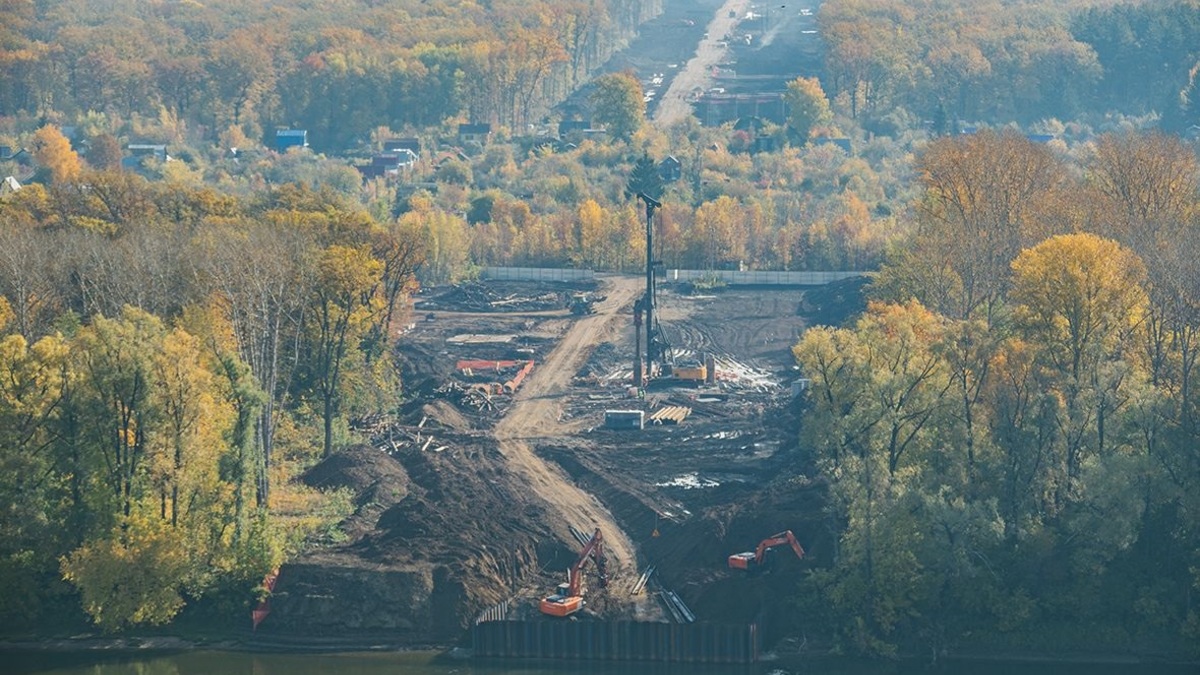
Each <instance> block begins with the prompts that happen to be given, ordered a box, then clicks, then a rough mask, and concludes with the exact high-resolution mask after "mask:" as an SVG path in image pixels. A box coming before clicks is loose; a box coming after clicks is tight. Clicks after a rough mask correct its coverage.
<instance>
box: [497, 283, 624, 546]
mask: <svg viewBox="0 0 1200 675" xmlns="http://www.w3.org/2000/svg"><path fill="white" fill-rule="evenodd" d="M605 284H606V286H607V288H606V290H605V292H606V293H607V295H608V298H607V299H606V300H605V301H604V302H602V303H600V304H598V305H597V306H596V313H595V314H593V315H590V316H587V317H584V318H582V319H580V320H578V321H576V322H575V324H574V325H573V326H572V327H571V329H570V330H569V331H567V334H566V335H565V336H564V337H563V340H562V342H560V343H559V345H558V346H557V347H555V349H554V351H552V352H551V353H550V355H549V356H548V357H547V358H546V360H545V362H544V363H541V364H539V365H538V367H537V368H535V369H534V371H533V374H532V375H531V376H530V378H529V379H528V380H526V383H525V385H524V386H523V387H522V388H521V390H520V391H519V392H518V393H517V395H516V397H515V402H514V404H513V406H512V407H511V408H510V409H509V411H508V414H507V415H505V416H504V419H502V420H501V421H500V422H499V423H498V424H497V425H496V428H495V436H496V440H497V441H498V442H499V444H500V452H501V453H502V454H503V455H504V457H505V459H506V460H507V462H508V464H509V468H510V469H511V470H512V471H513V472H514V473H516V474H518V475H519V476H521V477H522V478H523V479H524V481H525V483H526V485H528V489H529V491H530V493H531V494H534V495H537V496H538V497H540V498H542V499H544V500H545V501H546V502H547V503H548V504H549V506H550V508H551V510H552V511H555V512H557V513H558V514H559V516H561V517H560V518H559V521H560V522H555V523H553V524H552V527H553V529H554V532H555V533H556V534H557V535H558V536H559V538H560V539H562V540H563V541H564V542H566V543H567V544H568V546H570V548H572V549H574V548H577V547H578V543H577V542H576V541H575V540H574V539H573V538H572V537H571V536H570V533H569V531H568V529H567V527H568V525H573V526H575V527H579V528H591V527H599V528H600V530H601V532H603V533H604V540H605V543H606V544H607V548H608V551H609V554H610V557H613V558H615V563H616V565H617V567H618V568H625V569H631V568H633V567H635V566H636V564H637V557H636V552H635V549H634V546H633V543H632V542H631V541H630V539H629V537H628V535H626V534H625V532H624V531H622V530H621V528H620V526H618V525H617V522H616V520H615V519H614V518H613V516H612V514H611V513H609V511H608V509H606V508H605V507H604V505H603V504H601V503H600V502H599V500H597V499H596V498H595V497H594V496H593V495H591V494H589V493H587V492H584V491H583V490H581V489H580V488H579V487H578V486H576V485H575V484H574V482H572V481H571V478H570V477H569V476H567V475H566V473H564V472H563V471H562V470H561V469H560V468H559V467H557V466H555V465H553V464H549V463H547V462H545V461H544V460H542V459H541V458H540V457H538V456H537V454H536V453H535V452H534V450H533V446H532V444H531V441H533V440H534V439H537V438H543V437H550V436H559V435H563V434H565V433H567V432H568V429H567V428H566V425H563V424H562V423H561V422H560V421H559V416H560V412H561V409H562V397H563V395H564V394H565V393H566V391H567V388H568V387H569V386H570V384H571V378H572V377H573V376H574V374H575V373H576V372H577V371H578V370H579V369H580V367H582V366H583V364H584V362H585V361H586V360H587V358H588V356H589V355H590V354H591V352H592V350H593V349H595V347H596V345H598V344H600V343H601V342H604V341H606V340H608V339H611V338H612V337H613V336H614V335H615V334H616V333H617V332H618V331H620V330H622V329H625V328H629V326H630V325H631V320H630V319H631V317H630V316H629V315H628V314H627V313H626V312H625V311H624V310H626V309H627V308H628V307H629V306H630V304H631V303H632V302H633V300H634V298H635V297H636V296H637V295H638V293H639V291H641V290H642V284H641V281H640V280H639V279H637V278H613V279H608V280H606V282H605Z"/></svg>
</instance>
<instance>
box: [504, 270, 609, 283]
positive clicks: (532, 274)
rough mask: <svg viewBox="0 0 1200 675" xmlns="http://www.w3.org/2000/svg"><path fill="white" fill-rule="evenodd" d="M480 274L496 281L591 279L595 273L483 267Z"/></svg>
mask: <svg viewBox="0 0 1200 675" xmlns="http://www.w3.org/2000/svg"><path fill="white" fill-rule="evenodd" d="M482 276H483V278H484V279H495V280H497V281H591V280H593V279H595V278H596V273H595V272H594V271H592V270H588V269H573V268H559V267H485V268H483V275H482Z"/></svg>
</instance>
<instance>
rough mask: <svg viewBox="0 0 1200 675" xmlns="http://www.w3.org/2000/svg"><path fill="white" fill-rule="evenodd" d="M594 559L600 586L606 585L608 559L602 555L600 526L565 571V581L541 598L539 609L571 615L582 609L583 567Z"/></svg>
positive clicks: (560, 614) (602, 537)
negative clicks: (569, 567) (551, 592)
mask: <svg viewBox="0 0 1200 675" xmlns="http://www.w3.org/2000/svg"><path fill="white" fill-rule="evenodd" d="M589 560H595V561H596V574H597V576H598V577H599V585H600V588H605V587H607V586H608V560H607V559H606V558H605V557H604V536H603V535H601V534H600V528H596V531H595V532H594V533H593V534H592V538H591V539H589V540H588V542H587V544H586V545H584V547H583V551H581V552H580V553H579V558H578V559H577V560H576V561H575V564H574V565H571V569H570V570H568V572H567V583H565V584H559V585H558V589H557V591H556V592H555V593H554V594H553V595H548V596H546V597H545V598H542V602H541V604H540V605H539V609H541V610H542V613H543V614H548V615H550V616H571V615H572V614H574V613H575V612H578V611H579V610H580V609H583V604H584V603H583V568H584V566H586V565H587V561H589Z"/></svg>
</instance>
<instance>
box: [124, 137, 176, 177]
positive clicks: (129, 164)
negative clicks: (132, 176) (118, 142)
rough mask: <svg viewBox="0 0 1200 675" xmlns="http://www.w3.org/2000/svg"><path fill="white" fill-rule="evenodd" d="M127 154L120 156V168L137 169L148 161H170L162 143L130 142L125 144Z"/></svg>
mask: <svg viewBox="0 0 1200 675" xmlns="http://www.w3.org/2000/svg"><path fill="white" fill-rule="evenodd" d="M125 151H126V152H128V153H129V154H128V155H126V156H125V157H122V158H121V168H122V169H129V170H131V171H137V170H139V169H142V168H144V167H145V166H146V162H148V161H152V160H153V161H156V162H159V163H162V162H167V161H170V159H171V156H170V155H168V154H167V146H166V145H164V144H162V143H130V144H129V145H127V146H125Z"/></svg>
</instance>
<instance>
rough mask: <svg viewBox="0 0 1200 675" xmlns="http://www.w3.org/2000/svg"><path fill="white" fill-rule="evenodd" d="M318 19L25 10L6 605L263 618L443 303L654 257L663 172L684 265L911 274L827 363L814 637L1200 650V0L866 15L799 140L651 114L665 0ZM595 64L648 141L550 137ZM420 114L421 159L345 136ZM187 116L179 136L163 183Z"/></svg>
mask: <svg viewBox="0 0 1200 675" xmlns="http://www.w3.org/2000/svg"><path fill="white" fill-rule="evenodd" d="M312 4H313V3H307V4H306V3H295V2H272V3H245V2H242V3H232V2H228V1H226V0H217V1H216V2H207V3H203V4H201V3H188V2H183V3H145V2H134V1H132V0H117V1H115V2H106V3H96V2H88V1H86V0H58V1H52V2H38V3H35V2H33V1H32V0H0V17H2V18H0V145H4V146H7V147H9V148H10V149H14V150H19V149H20V148H27V149H28V150H29V151H30V153H29V154H30V155H31V159H30V160H29V163H25V162H26V159H25V158H18V159H11V160H9V159H0V168H3V169H4V170H5V171H6V172H7V171H8V170H9V169H12V170H14V171H15V170H18V169H24V168H29V171H28V174H29V180H25V181H23V182H25V183H27V185H26V186H25V187H24V189H22V190H20V191H19V192H15V193H13V194H6V195H4V196H3V197H0V375H2V377H0V506H2V507H3V515H2V516H0V534H3V535H4V536H3V537H0V624H2V625H5V626H17V627H24V626H27V625H34V622H36V621H38V620H42V619H46V618H47V617H48V616H49V617H53V616H55V615H57V614H58V613H59V612H60V610H61V609H62V608H63V607H71V606H81V607H82V608H83V610H84V611H85V612H87V613H88V614H89V615H90V618H91V619H92V620H93V621H95V622H96V623H97V624H98V625H99V626H101V627H102V628H104V629H106V630H120V629H124V628H127V627H130V626H136V625H140V624H158V623H164V622H168V621H170V620H172V619H173V618H174V617H176V616H177V615H178V613H179V612H181V611H184V608H185V607H190V606H194V605H200V606H202V607H210V608H211V607H213V606H216V607H220V608H222V611H224V610H226V609H229V608H233V609H229V611H238V612H241V611H243V610H244V606H245V604H246V603H247V602H248V598H249V597H250V595H251V589H253V588H254V586H255V585H257V584H258V583H259V581H260V580H261V579H262V577H263V574H264V573H266V572H268V571H270V570H271V569H272V568H273V567H274V566H275V565H277V564H278V563H279V562H280V561H281V560H284V559H285V558H287V557H288V556H290V555H293V554H294V553H295V552H296V551H298V550H300V549H301V548H303V547H305V546H311V545H314V543H316V544H319V543H320V542H322V541H328V540H330V539H331V538H335V537H336V536H337V533H336V530H335V528H334V524H335V523H336V522H337V521H338V519H339V516H340V515H341V514H343V513H344V511H345V509H346V508H347V506H348V505H347V500H346V497H345V495H341V494H337V493H327V494H322V493H317V492H314V491H311V490H308V489H306V488H304V487H302V486H301V485H299V484H298V483H297V482H296V481H295V480H294V478H295V477H296V476H297V475H298V474H299V473H300V472H301V471H302V470H303V469H304V468H305V467H307V466H309V465H311V464H312V463H313V462H315V461H317V459H318V458H320V457H322V456H325V455H328V454H329V453H331V452H336V450H337V449H338V448H339V447H341V446H343V445H345V444H346V443H349V442H352V441H353V440H354V438H355V433H354V429H353V422H354V420H355V419H356V418H359V417H362V416H368V415H373V414H380V413H388V412H390V411H393V410H394V409H395V408H396V406H397V403H398V401H399V399H400V397H401V396H403V395H404V390H403V385H404V383H403V382H399V377H398V374H397V370H396V365H395V362H394V361H393V356H394V347H395V342H396V327H397V326H398V325H402V323H403V322H404V321H405V319H406V316H405V307H406V302H405V299H406V294H408V293H410V292H412V291H413V290H414V289H416V288H418V287H419V286H420V285H433V284H441V283H448V282H455V281H460V280H463V279H469V278H471V277H472V276H473V275H474V274H475V273H477V271H478V268H479V267H480V266H484V265H528V266H578V267H589V268H593V269H596V270H600V271H614V272H637V271H640V270H641V269H642V265H643V264H644V259H645V257H644V251H643V250H642V247H644V241H645V239H644V236H645V233H644V221H643V220H642V212H641V210H640V205H639V204H638V203H637V202H636V199H635V193H636V192H637V191H640V190H636V191H633V192H631V191H630V190H629V187H630V186H631V185H643V186H645V185H652V186H654V187H655V190H658V189H661V190H662V195H663V197H662V201H663V202H664V205H663V208H662V209H661V210H660V211H659V212H658V218H657V224H656V226H657V227H658V230H657V232H656V236H655V242H656V244H657V245H658V246H660V247H661V249H660V251H658V252H656V257H657V258H658V259H659V260H662V261H663V263H664V264H665V265H666V266H668V267H672V268H696V269H709V270H715V269H722V268H731V267H745V268H748V269H781V270H869V271H876V270H878V274H877V275H876V276H875V277H874V278H873V279H872V295H873V300H874V302H873V303H872V304H871V305H870V307H869V308H868V310H867V311H866V313H865V314H863V315H862V316H861V317H859V318H857V319H856V320H855V321H854V322H852V323H851V324H849V325H846V326H841V327H823V328H815V329H813V330H810V331H809V332H808V333H807V334H806V335H805V336H804V338H803V340H802V341H801V342H800V344H798V345H797V347H796V350H795V353H796V356H797V359H798V363H799V364H800V365H801V367H802V368H803V370H804V373H805V376H806V377H808V378H810V379H811V380H812V389H811V392H810V394H809V396H808V400H807V403H806V405H807V409H806V411H805V417H804V423H803V427H804V431H803V434H804V440H803V443H802V447H803V448H804V450H803V453H804V454H803V456H802V457H800V458H799V460H798V462H797V467H796V469H797V472H798V473H799V472H808V473H813V474H816V475H818V476H819V477H818V479H817V480H818V481H824V482H826V483H827V484H828V500H829V501H828V504H829V514H830V518H829V528H828V532H826V533H824V534H825V535H827V536H828V538H829V539H830V540H832V541H835V542H836V550H835V551H834V552H832V553H831V555H830V557H829V561H828V562H829V564H828V566H827V567H823V568H821V569H818V570H815V571H814V572H813V573H812V574H811V575H809V576H807V577H806V578H805V579H804V581H803V584H802V586H801V587H800V588H799V589H798V590H797V592H796V596H795V602H796V603H797V607H799V608H800V609H801V610H802V611H798V612H797V613H796V616H797V617H798V622H805V625H804V626H803V628H804V629H805V630H819V631H827V632H828V633H832V634H833V635H832V636H833V637H834V638H835V639H836V641H837V644H838V645H839V646H840V647H842V648H844V649H846V650H848V651H856V652H862V653H869V654H892V653H897V652H898V651H901V650H906V649H920V650H922V652H924V651H925V650H927V649H930V648H932V649H933V650H934V651H935V652H936V651H937V650H943V649H947V648H950V647H952V646H954V645H956V644H963V643H970V642H972V641H975V644H980V643H986V644H984V645H983V646H994V647H997V648H1006V647H1010V646H1011V645H1021V646H1034V647H1036V646H1039V645H1044V644H1046V642H1048V641H1058V642H1059V643H1060V644H1061V643H1071V644H1079V645H1081V646H1083V647H1086V646H1088V645H1091V646H1094V645H1095V644H1096V642H1097V641H1106V642H1107V644H1109V645H1112V646H1113V648H1114V649H1122V648H1126V647H1128V648H1129V649H1130V650H1135V649H1138V648H1141V647H1146V646H1150V647H1159V646H1162V645H1167V648H1174V649H1177V650H1179V651H1185V650H1186V649H1187V648H1188V647H1189V646H1191V647H1194V645H1197V644H1200V618H1197V617H1200V612H1198V611H1197V609H1196V607H1195V600H1194V598H1195V597H1196V593H1197V591H1200V577H1198V576H1197V572H1196V570H1197V569H1200V544H1198V542H1200V532H1198V531H1197V529H1198V527H1200V525H1198V523H1197V521H1196V515H1195V514H1196V513H1197V512H1198V509H1200V504H1197V503H1196V500H1197V495H1200V485H1197V480H1198V479H1197V477H1198V476H1200V455H1197V450H1196V449H1197V448H1200V438H1197V434H1198V433H1200V430H1198V428H1197V424H1198V421H1197V420H1198V416H1197V409H1198V408H1197V405H1198V402H1200V401H1198V400H1197V392H1196V386H1195V384H1194V382H1195V378H1196V364H1197V354H1198V353H1200V348H1198V347H1200V343H1198V339H1200V338H1198V333H1197V328H1198V326H1200V323H1198V322H1200V308H1198V307H1197V298H1200V269H1197V268H1196V265H1197V264H1198V263H1197V261H1200V250H1198V246H1200V237H1197V236H1196V234H1197V232H1196V228H1197V227H1198V226H1200V221H1198V220H1197V218H1198V217H1200V194H1198V192H1200V170H1198V168H1197V156H1196V147H1195V144H1194V142H1189V141H1186V140H1184V137H1181V136H1180V135H1178V134H1177V133H1176V132H1183V133H1184V134H1186V133H1187V132H1188V129H1189V127H1191V126H1192V125H1197V124H1200V112H1198V109H1197V107H1196V103H1195V102H1196V100H1197V97H1198V96H1200V93H1197V91H1196V86H1197V85H1196V79H1197V77H1198V75H1197V73H1198V72H1200V40H1197V39H1196V36H1197V35H1200V6H1198V5H1197V3H1196V2H1195V1H1194V0H1177V1H1172V2H1163V3H1158V2H1142V3H1130V4H1117V3H1111V2H1099V3H1090V2H1085V1H1082V0H1062V1H1060V2H1050V3H1047V2H1018V3H1001V2H972V3H969V4H968V3H963V2H953V1H950V0H931V1H921V2H915V3H914V2H903V3H901V2H895V1H892V0H854V1H850V0H845V1H843V0H827V1H826V2H825V3H824V4H823V5H822V8H821V10H820V13H819V20H820V29H821V34H822V35H821V38H822V40H823V41H824V43H825V45H826V51H825V59H824V72H823V73H819V74H814V75H818V77H811V78H810V77H804V78H800V79H797V80H795V81H794V82H792V83H791V85H789V87H788V91H787V98H788V100H789V105H790V108H789V110H790V119H789V120H788V126H790V127H791V128H792V130H793V131H794V132H795V133H789V131H788V128H787V126H784V125H773V124H769V123H764V124H762V126H761V128H758V129H752V130H751V131H747V130H745V129H734V128H732V125H726V126H723V127H701V126H700V125H699V123H698V121H696V120H694V119H689V120H687V121H685V122H684V123H682V124H680V125H678V126H676V127H674V128H672V129H669V130H666V131H660V130H657V129H654V128H653V127H652V126H650V125H646V124H644V123H643V122H644V119H643V117H644V112H645V104H644V98H643V96H642V93H641V84H640V83H639V82H638V80H637V79H636V77H635V76H633V75H630V74H629V73H623V72H618V73H612V74H602V72H603V67H604V64H605V62H606V61H607V60H608V57H609V56H611V55H612V54H613V53H614V52H615V51H616V50H618V49H619V48H620V47H621V45H622V44H623V43H624V41H625V40H627V39H628V38H629V37H630V36H631V35H632V33H633V32H634V30H635V28H636V26H637V25H638V24H639V22H641V21H644V20H645V19H647V18H650V17H652V16H655V15H656V14H657V13H658V12H660V11H661V7H662V4H663V3H662V2H661V0H575V1H571V2H559V1H557V0H555V1H550V0H545V1H542V2H537V1H535V2H512V1H500V0H496V1H493V2H489V3H471V2H457V3H456V2H446V1H438V0H434V1H431V2H416V1H415V0H397V1H395V2H383V3H357V2H350V3H338V4H336V5H329V6H325V5H321V3H317V4H318V5H321V6H320V7H313V6H311V5H312ZM589 83H590V84H591V88H590V91H591V92H592V93H591V94H590V95H587V94H585V95H584V96H582V97H581V98H583V99H586V100H587V103H588V105H590V106H591V110H590V112H591V113H592V114H593V120H592V121H594V122H596V123H597V124H598V125H600V126H605V127H607V135H606V136H595V135H594V136H591V137H588V138H582V137H569V138H565V139H562V141H563V142H561V143H559V142H556V141H557V140H558V139H552V138H547V137H544V136H543V135H542V130H543V129H546V128H551V126H552V122H553V121H554V119H555V118H554V116H555V115H557V114H559V113H558V112H556V111H554V109H553V106H554V105H555V104H557V103H559V102H561V101H563V100H564V99H566V98H567V97H568V96H569V95H570V94H571V93H572V92H574V91H576V90H577V89H579V88H580V87H584V86H586V85H588V84H589ZM463 122H485V123H489V124H491V125H493V135H492V138H491V140H490V141H489V142H487V143H478V144H465V143H462V142H460V141H459V140H458V139H456V138H455V129H456V128H457V124H459V123H463ZM531 125H532V127H533V128H534V129H535V130H536V135H534V133H533V132H530V129H531ZM968 125H969V126H979V127H980V129H979V132H978V133H972V134H961V133H959V131H960V130H961V129H963V128H964V127H966V126H968ZM277 126H289V127H297V128H304V129H307V130H308V131H309V133H310V138H311V144H312V147H311V148H309V149H297V150H292V151H290V152H287V153H274V152H271V151H268V150H266V149H265V147H266V146H268V145H269V143H268V141H269V140H270V139H271V138H272V137H273V132H274V130H275V128H276V127H277ZM988 127H991V129H989V128H988ZM1018 128H1020V130H1018ZM995 129H998V130H995ZM68 131H73V133H70V134H68V133H67V132H68ZM843 134H844V135H845V136H846V137H847V138H846V140H847V141H849V142H850V143H851V144H852V152H849V153H847V152H844V151H843V150H842V149H840V148H839V147H836V146H834V145H821V144H819V141H822V140H827V139H829V138H830V137H836V136H840V135H843ZM398 135H405V136H407V135H412V136H416V137H419V139H420V141H421V144H422V146H423V151H424V156H423V158H422V161H421V162H420V163H418V165H417V166H416V167H414V168H413V169H412V171H411V173H408V174H403V176H402V177H400V178H396V179H386V178H370V179H364V178H363V176H362V175H361V174H360V173H359V171H357V170H356V169H355V168H352V167H351V166H350V165H349V163H350V160H349V159H347V158H346V157H342V156H340V155H341V153H345V152H349V151H353V152H354V153H357V154H358V155H360V156H366V155H370V154H371V153H373V152H376V151H378V150H380V149H381V148H382V144H383V142H384V140H386V139H389V138H392V137H394V136H398ZM1031 135H1032V136H1033V137H1034V138H1037V139H1038V140H1031V138H1030V136H1031ZM1051 137H1052V138H1051ZM1193 138H1194V136H1193ZM147 139H150V140H153V141H154V142H156V143H164V144H166V145H167V147H168V154H169V155H170V158H169V159H165V158H164V159H161V160H159V159H152V160H149V161H147V162H144V163H142V164H141V165H140V167H139V168H138V169H137V170H136V171H133V170H121V166H122V155H123V154H125V153H124V150H125V148H126V147H127V146H128V144H130V143H135V142H140V141H142V140H147ZM568 141H569V142H568ZM760 141H762V142H761V143H760ZM763 147H769V148H773V149H771V150H770V151H765V150H763V149H762V148H763ZM234 148H237V149H238V151H237V152H236V153H235V152H234V151H233V149H234ZM668 156H670V157H672V158H674V159H675V160H677V161H678V162H679V169H680V174H681V175H680V176H679V179H678V180H674V181H670V182H667V183H663V184H660V183H658V182H657V180H656V179H657V178H660V177H661V174H660V166H659V162H660V161H662V160H663V159H665V158H667V157H668ZM3 176H4V174H0V177H3ZM652 194H655V195H657V194H658V193H657V192H653V193H652ZM791 478H792V477H789V480H790V479H791ZM224 615H225V616H227V615H228V613H226V614H224ZM1084 626H1086V627H1087V628H1086V629H1085V628H1082V627H1084ZM1085 633H1088V634H1085ZM980 636H984V637H983V638H981V637H980ZM988 640H991V642H990V643H988ZM1089 641H1090V642H1089Z"/></svg>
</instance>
